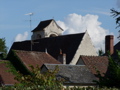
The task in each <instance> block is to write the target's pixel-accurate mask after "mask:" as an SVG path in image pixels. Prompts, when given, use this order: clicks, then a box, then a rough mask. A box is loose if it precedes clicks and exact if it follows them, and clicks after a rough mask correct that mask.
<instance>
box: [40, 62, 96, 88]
mask: <svg viewBox="0 0 120 90" xmlns="http://www.w3.org/2000/svg"><path fill="white" fill-rule="evenodd" d="M56 66H58V69H59V70H58V73H57V74H56V77H57V79H59V80H60V79H64V80H65V82H64V83H63V85H64V86H96V83H95V82H93V80H98V79H97V78H96V77H95V76H94V75H93V74H92V73H91V71H90V70H89V69H88V68H87V66H85V65H64V64H43V66H42V67H41V73H44V72H46V71H47V70H54V69H55V68H56Z"/></svg>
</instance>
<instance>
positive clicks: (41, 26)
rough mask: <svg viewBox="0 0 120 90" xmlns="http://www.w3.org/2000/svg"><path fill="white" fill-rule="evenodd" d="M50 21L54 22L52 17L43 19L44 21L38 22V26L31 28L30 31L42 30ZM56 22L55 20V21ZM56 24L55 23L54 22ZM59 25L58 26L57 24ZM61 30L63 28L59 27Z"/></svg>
mask: <svg viewBox="0 0 120 90" xmlns="http://www.w3.org/2000/svg"><path fill="white" fill-rule="evenodd" d="M52 21H54V22H55V20H54V19H50V20H45V21H41V22H40V23H39V24H38V26H37V27H36V28H35V29H34V30H32V31H31V32H35V31H38V30H43V29H44V28H45V27H47V26H48V25H49V24H50V23H51V22H52ZM55 23H56V22H55ZM56 25H57V24H56ZM57 26H58V25H57ZM58 27H59V26H58ZM59 28H61V27H59ZM61 30H63V29H62V28H61Z"/></svg>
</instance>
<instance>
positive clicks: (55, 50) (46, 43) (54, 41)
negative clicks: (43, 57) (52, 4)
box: [11, 33, 85, 64]
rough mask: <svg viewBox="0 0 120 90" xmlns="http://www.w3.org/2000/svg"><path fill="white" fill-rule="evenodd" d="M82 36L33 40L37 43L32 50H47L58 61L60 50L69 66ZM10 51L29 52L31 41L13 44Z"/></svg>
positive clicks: (80, 34) (81, 34) (71, 35)
mask: <svg viewBox="0 0 120 90" xmlns="http://www.w3.org/2000/svg"><path fill="white" fill-rule="evenodd" d="M84 34H85V33H78V34H70V35H63V36H58V37H51V38H44V39H39V40H35V41H34V42H39V43H34V45H32V50H33V51H39V52H45V49H47V52H48V53H49V54H50V55H51V56H53V57H54V58H55V59H58V55H59V54H60V50H62V52H63V53H65V54H66V55H67V56H66V63H67V64H69V63H70V62H71V60H72V59H73V57H74V55H75V53H76V51H77V49H78V47H79V45H80V44H81V41H82V39H83V36H84ZM11 49H15V50H25V51H30V50H31V41H23V42H14V43H13V45H12V47H11Z"/></svg>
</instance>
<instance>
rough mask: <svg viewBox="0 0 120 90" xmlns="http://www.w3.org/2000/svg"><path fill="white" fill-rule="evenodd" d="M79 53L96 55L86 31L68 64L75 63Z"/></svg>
mask: <svg viewBox="0 0 120 90" xmlns="http://www.w3.org/2000/svg"><path fill="white" fill-rule="evenodd" d="M80 55H87V56H98V55H97V52H96V50H95V47H94V46H93V44H92V41H91V38H90V36H89V34H88V32H87V31H86V33H85V35H84V36H83V39H82V41H81V43H80V45H79V47H78V50H77V51H76V53H75V56H74V57H73V59H72V61H71V62H70V64H72V65H75V64H76V63H77V61H78V59H79V57H80Z"/></svg>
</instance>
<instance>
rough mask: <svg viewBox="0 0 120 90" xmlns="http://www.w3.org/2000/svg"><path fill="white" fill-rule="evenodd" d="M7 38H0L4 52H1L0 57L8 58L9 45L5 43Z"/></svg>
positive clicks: (1, 48)
mask: <svg viewBox="0 0 120 90" xmlns="http://www.w3.org/2000/svg"><path fill="white" fill-rule="evenodd" d="M5 44H6V43H5V38H0V52H2V53H3V54H0V59H4V58H6V55H7V47H6V45H5Z"/></svg>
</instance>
